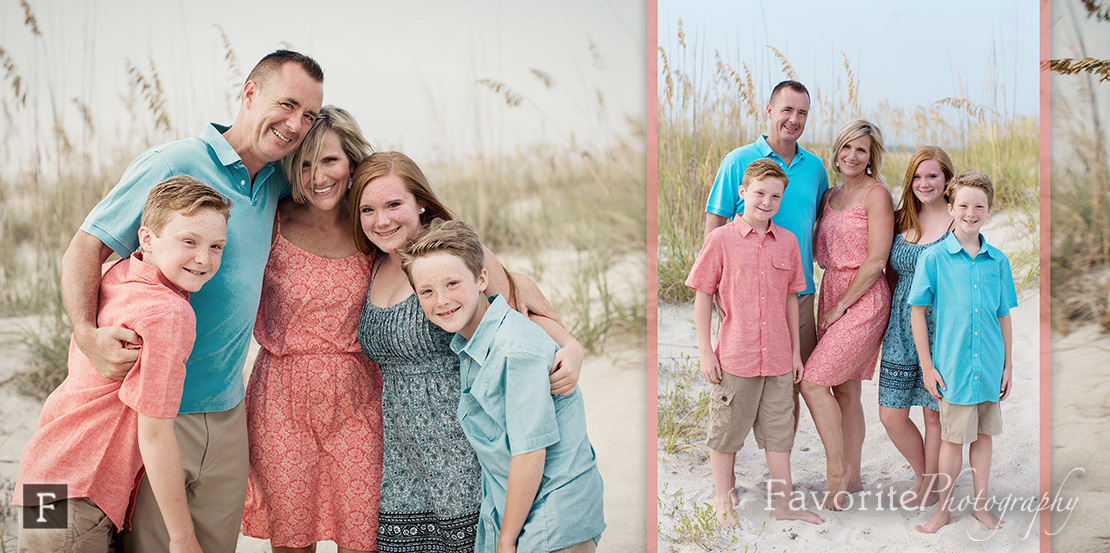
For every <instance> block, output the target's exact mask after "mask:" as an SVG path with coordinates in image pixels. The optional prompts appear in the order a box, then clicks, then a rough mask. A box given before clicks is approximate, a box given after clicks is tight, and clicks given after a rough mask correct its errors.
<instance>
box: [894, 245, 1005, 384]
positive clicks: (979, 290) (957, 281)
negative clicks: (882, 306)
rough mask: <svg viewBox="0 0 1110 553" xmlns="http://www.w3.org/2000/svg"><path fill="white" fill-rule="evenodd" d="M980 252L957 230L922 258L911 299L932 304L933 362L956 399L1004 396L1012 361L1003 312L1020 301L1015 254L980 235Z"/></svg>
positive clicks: (919, 260)
mask: <svg viewBox="0 0 1110 553" xmlns="http://www.w3.org/2000/svg"><path fill="white" fill-rule="evenodd" d="M979 241H980V243H981V244H982V246H980V248H979V252H978V253H977V254H976V255H975V257H974V258H972V257H971V255H969V254H968V252H967V250H965V249H964V248H963V246H961V245H960V241H959V240H958V239H957V238H956V236H955V235H954V234H949V235H948V237H947V238H945V239H944V242H942V243H940V244H938V245H936V246H934V247H932V248H929V249H927V250H925V251H924V252H922V254H921V256H920V257H919V258H918V259H917V268H916V270H915V271H914V277H913V284H912V285H911V286H910V294H909V298H908V303H909V304H910V305H932V306H933V313H935V315H936V332H935V340H934V341H933V346H932V351H930V354H931V355H932V357H933V366H935V367H936V369H937V371H938V372H939V373H940V377H941V379H943V380H944V385H945V386H946V387H947V390H942V391H941V395H943V396H944V399H945V401H947V402H948V403H951V404H954V405H974V404H977V403H982V402H984V401H998V397H999V394H1000V392H1001V388H1002V369H1003V366H1004V364H1005V361H1006V357H1005V355H1006V350H1005V345H1004V344H1003V342H1002V327H1001V326H1000V325H999V322H998V318H999V317H1004V316H1006V315H1008V314H1009V313H1010V310H1011V309H1013V308H1014V307H1017V304H1018V303H1017V291H1016V290H1015V288H1014V276H1013V274H1012V273H1011V272H1010V260H1009V259H1007V258H1006V256H1005V254H1003V253H1002V252H1000V251H999V250H998V248H995V247H994V246H992V245H990V244H988V243H987V241H986V239H985V238H983V235H982V234H980V235H979Z"/></svg>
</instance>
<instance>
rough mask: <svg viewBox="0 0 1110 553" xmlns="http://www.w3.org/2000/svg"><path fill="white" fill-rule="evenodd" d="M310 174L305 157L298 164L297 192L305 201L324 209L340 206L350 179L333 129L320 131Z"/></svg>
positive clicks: (340, 142) (344, 154) (349, 169)
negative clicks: (298, 188)
mask: <svg viewBox="0 0 1110 553" xmlns="http://www.w3.org/2000/svg"><path fill="white" fill-rule="evenodd" d="M313 173H314V171H313V168H312V164H311V163H310V162H309V161H308V160H305V162H304V163H303V164H302V165H301V191H302V193H303V194H304V197H305V200H306V202H307V203H309V204H312V205H314V206H316V207H318V208H320V209H322V210H325V211H328V210H331V209H334V208H335V207H336V206H338V205H340V203H341V202H342V201H343V197H344V196H346V194H347V185H348V183H349V182H350V179H351V163H350V160H348V159H347V154H346V153H345V152H344V151H343V141H342V139H340V138H339V135H338V134H337V133H336V132H335V131H330V130H329V131H327V132H325V133H324V139H323V142H322V143H321V144H320V153H319V155H317V156H316V168H315V174H313Z"/></svg>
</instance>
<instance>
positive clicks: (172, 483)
mask: <svg viewBox="0 0 1110 553" xmlns="http://www.w3.org/2000/svg"><path fill="white" fill-rule="evenodd" d="M139 452H140V453H141V454H142V456H143V464H144V465H146V474H147V478H148V479H149V480H150V489H151V491H153V492H154V499H155V500H157V502H158V509H159V510H161V511H162V520H164V521H165V523H166V530H167V531H168V532H169V536H170V551H171V552H173V553H177V552H187V553H199V552H200V551H201V549H200V544H199V543H198V542H197V538H196V534H195V533H194V532H193V519H192V517H191V516H190V514H189V503H188V501H187V500H186V499H185V475H184V472H183V471H182V468H181V449H180V448H179V447H178V445H177V436H176V435H175V434H174V419H173V418H169V419H160V418H156V417H151V416H149V415H144V414H143V413H139Z"/></svg>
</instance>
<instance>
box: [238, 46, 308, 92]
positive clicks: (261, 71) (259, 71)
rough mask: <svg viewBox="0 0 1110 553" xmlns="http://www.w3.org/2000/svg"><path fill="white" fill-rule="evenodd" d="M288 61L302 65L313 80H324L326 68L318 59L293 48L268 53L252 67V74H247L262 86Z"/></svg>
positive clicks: (249, 79) (248, 79) (248, 78)
mask: <svg viewBox="0 0 1110 553" xmlns="http://www.w3.org/2000/svg"><path fill="white" fill-rule="evenodd" d="M287 63H295V64H297V65H299V66H301V69H304V72H305V73H308V76H309V77H312V80H314V81H316V82H318V83H323V82H324V70H323V69H321V68H320V64H318V63H316V60H314V59H312V58H310V57H308V56H306V55H304V54H302V53H300V52H294V51H292V50H275V51H273V52H271V53H269V54H266V56H265V57H264V58H262V59H261V60H259V61H258V63H257V64H256V65H255V66H254V69H251V72H250V74H249V75H247V81H248V82H249V81H254V83H255V84H257V85H260V86H261V85H263V84H266V82H267V81H269V80H270V78H271V77H272V76H273V75H274V73H276V72H278V71H280V70H281V66H283V65H285V64H287Z"/></svg>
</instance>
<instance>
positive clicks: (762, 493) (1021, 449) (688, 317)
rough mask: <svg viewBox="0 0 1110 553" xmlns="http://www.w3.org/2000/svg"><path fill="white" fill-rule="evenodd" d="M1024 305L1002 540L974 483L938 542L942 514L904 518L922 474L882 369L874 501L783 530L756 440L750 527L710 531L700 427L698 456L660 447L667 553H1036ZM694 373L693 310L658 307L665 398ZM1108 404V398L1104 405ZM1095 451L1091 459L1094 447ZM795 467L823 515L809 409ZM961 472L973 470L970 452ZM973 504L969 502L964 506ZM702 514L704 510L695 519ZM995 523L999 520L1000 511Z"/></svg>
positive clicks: (1031, 308)
mask: <svg viewBox="0 0 1110 553" xmlns="http://www.w3.org/2000/svg"><path fill="white" fill-rule="evenodd" d="M991 223H992V224H990V225H989V228H987V229H984V234H986V235H987V236H988V237H989V239H990V240H991V243H992V244H995V245H997V246H999V247H1000V248H1001V249H1002V250H1003V251H1009V250H1010V249H1011V247H1012V246H1015V245H1016V244H1017V243H1018V242H1019V241H1022V240H1024V239H1025V237H1024V235H1022V234H1021V231H1020V230H1019V228H1020V226H1019V225H1016V224H1014V222H1013V221H1010V220H1008V219H1007V218H1006V217H1004V216H996V217H994V218H993V219H992V221H991ZM1018 296H1019V302H1020V305H1019V306H1018V307H1017V308H1016V309H1015V310H1013V311H1012V320H1013V328H1014V352H1013V353H1014V359H1015V360H1016V362H1015V364H1014V390H1013V393H1012V395H1011V396H1010V397H1009V398H1008V399H1007V400H1006V401H1005V402H1003V404H1002V418H1003V432H1002V434H1001V435H1000V436H998V437H996V438H995V440H994V451H993V453H994V455H993V462H992V470H991V480H990V484H989V491H990V492H991V493H992V494H993V496H994V498H995V500H996V501H1006V500H1008V505H1007V506H1006V508H1007V512H1006V513H1004V515H1003V520H1004V521H1005V524H1004V527H1003V529H1001V530H998V531H995V532H992V531H988V530H986V529H985V528H984V527H983V526H982V525H981V524H979V523H978V522H977V521H976V520H974V519H973V518H972V517H971V510H970V506H969V505H970V496H971V494H972V492H971V475H970V473H969V472H965V473H963V474H962V475H961V476H960V477H959V478H958V479H957V483H956V490H955V495H954V498H955V503H954V505H955V509H954V513H953V520H952V523H950V524H949V525H947V526H945V527H944V528H942V529H941V530H940V531H939V532H937V533H936V534H933V535H925V534H921V533H919V532H917V531H916V530H915V529H914V526H915V525H918V524H923V523H925V522H926V521H928V520H929V518H931V516H932V513H933V510H934V509H933V508H927V509H926V510H924V511H922V510H907V509H903V508H901V506H900V505H899V502H898V501H897V497H898V495H900V494H901V493H902V492H904V491H906V490H908V489H910V487H911V486H912V483H913V471H912V470H911V469H910V466H909V463H908V462H906V460H905V458H904V457H902V456H901V454H900V453H899V452H898V450H897V449H896V448H895V447H894V444H893V443H892V442H891V441H890V439H889V438H888V437H887V435H886V430H885V429H884V428H883V426H882V424H881V423H880V422H879V413H878V371H877V370H876V373H875V378H874V379H873V380H871V381H867V382H864V383H863V396H862V401H863V405H864V413H865V416H866V420H867V436H866V439H865V442H864V453H863V455H864V456H863V467H862V472H863V474H862V476H863V484H864V487H865V491H864V492H860V493H856V494H853V495H852V496H851V497H852V499H851V503H849V504H847V508H846V509H845V510H844V511H841V512H832V511H826V510H819V511H817V512H818V514H819V515H820V516H821V517H823V518H824V519H825V521H826V522H825V523H824V524H821V525H812V524H808V523H804V522H797V521H778V520H775V518H774V512H773V510H771V511H769V510H767V507H768V501H767V492H766V487H765V484H764V483H765V481H766V479H767V478H768V477H769V475H768V473H767V465H766V461H765V458H764V455H763V452H762V451H760V450H759V449H758V448H757V447H756V446H755V441H754V439H752V438H749V439H748V441H747V443H746V444H745V447H744V448H743V449H742V450H741V451H740V452H739V453H738V454H737V458H736V476H737V485H738V487H739V488H740V501H741V503H740V506H739V507H738V508H737V515H738V517H739V519H740V522H741V528H740V529H739V530H732V531H730V530H725V529H723V528H721V527H719V526H718V525H716V524H713V523H712V522H711V521H710V519H711V518H712V514H711V513H712V507H711V506H712V502H713V482H712V473H711V471H710V468H709V461H708V449H707V448H705V446H704V445H702V444H704V436H705V433H704V426H705V423H704V422H703V423H702V425H701V429H700V430H699V432H698V433H697V434H696V437H695V438H694V439H693V441H694V444H695V445H694V447H692V448H689V449H686V450H685V451H681V452H679V453H674V454H666V453H665V452H664V451H663V450H662V448H661V447H660V448H658V450H657V454H658V475H659V478H658V482H659V484H658V485H659V489H658V492H657V499H658V504H657V508H658V513H659V536H658V545H659V551H661V552H693V551H703V550H706V549H742V550H747V551H750V552H752V553H755V552H759V553H767V552H774V551H803V550H813V551H831V550H834V548H839V547H845V546H848V547H851V548H853V549H858V550H863V551H884V552H885V551H898V552H910V551H923V552H924V551H952V550H976V551H978V550H984V551H1038V550H1039V541H1038V539H1039V537H1038V536H1039V517H1038V515H1037V514H1036V513H1035V511H1036V508H1035V507H1036V502H1037V501H1038V500H1039V499H1040V496H1039V481H1038V478H1039V474H1040V467H1039V447H1040V438H1039V426H1040V399H1039V393H1040V392H1039V388H1038V382H1039V375H1040V370H1039V368H1040V364H1039V351H1040V350H1039V340H1038V336H1039V324H1040V318H1039V316H1040V314H1039V302H1040V295H1039V293H1038V292H1037V290H1036V289H1035V288H1033V289H1026V290H1022V291H1020V292H1019V294H1018ZM697 363H698V351H697V334H696V332H695V330H694V323H693V304H692V303H690V304H684V305H661V306H660V308H659V388H660V389H661V390H663V389H664V386H665V384H666V383H667V382H673V381H674V378H675V376H676V375H678V374H681V373H683V372H684V371H686V370H694V371H696V370H697ZM682 367H687V368H685V369H684V368H682ZM706 389H707V385H706V384H705V381H704V380H703V379H702V378H701V377H700V376H697V377H696V378H695V379H694V384H693V385H692V386H691V387H690V389H689V390H687V395H688V396H693V397H696V396H697V395H698V394H700V393H703V391H705V390H706ZM1105 393H1106V392H1105V391H1104V392H1103V396H1102V400H1103V405H1105ZM663 401H665V399H664V398H663V397H660V402H661V403H662V402H663ZM1106 409H1107V408H1106V407H1103V408H1102V410H1103V411H1105V410H1106ZM1054 414H1055V413H1054ZM911 418H912V419H913V420H914V421H915V422H916V423H917V425H918V426H919V427H921V426H922V420H921V409H919V408H915V409H913V410H911ZM1090 447H1091V449H1092V451H1093V449H1094V447H1095V446H1090ZM1088 454H1089V453H1088ZM791 463H792V476H793V479H794V489H795V493H796V494H797V493H799V492H800V493H802V494H804V496H805V497H806V505H807V507H808V508H810V509H811V510H815V509H818V502H816V501H814V499H813V497H814V495H813V494H816V497H818V498H819V497H820V496H821V493H822V492H823V491H824V486H825V457H824V448H823V447H822V445H821V441H820V437H819V436H818V434H817V430H816V428H815V427H814V425H813V419H812V418H811V416H810V414H809V412H808V410H807V409H805V408H803V409H802V414H801V419H800V424H799V428H798V434H797V437H796V438H795V441H794V449H793V451H792V455H791ZM964 467H965V469H966V468H967V450H966V449H965V450H964ZM1107 489H1110V486H1108V487H1107ZM965 500H966V503H961V502H962V501H965ZM699 505H700V506H701V509H700V511H699V510H698V509H697V506H699ZM706 505H708V506H709V509H708V510H707V509H706V508H705V507H706ZM997 512H999V509H997V508H996V513H997ZM1000 514H1001V513H1000ZM699 516H700V518H699ZM699 521H700V522H699ZM1104 526H1105V524H1104ZM1104 535H1105V534H1104ZM1104 543H1106V542H1104ZM745 548H746V549H745Z"/></svg>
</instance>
